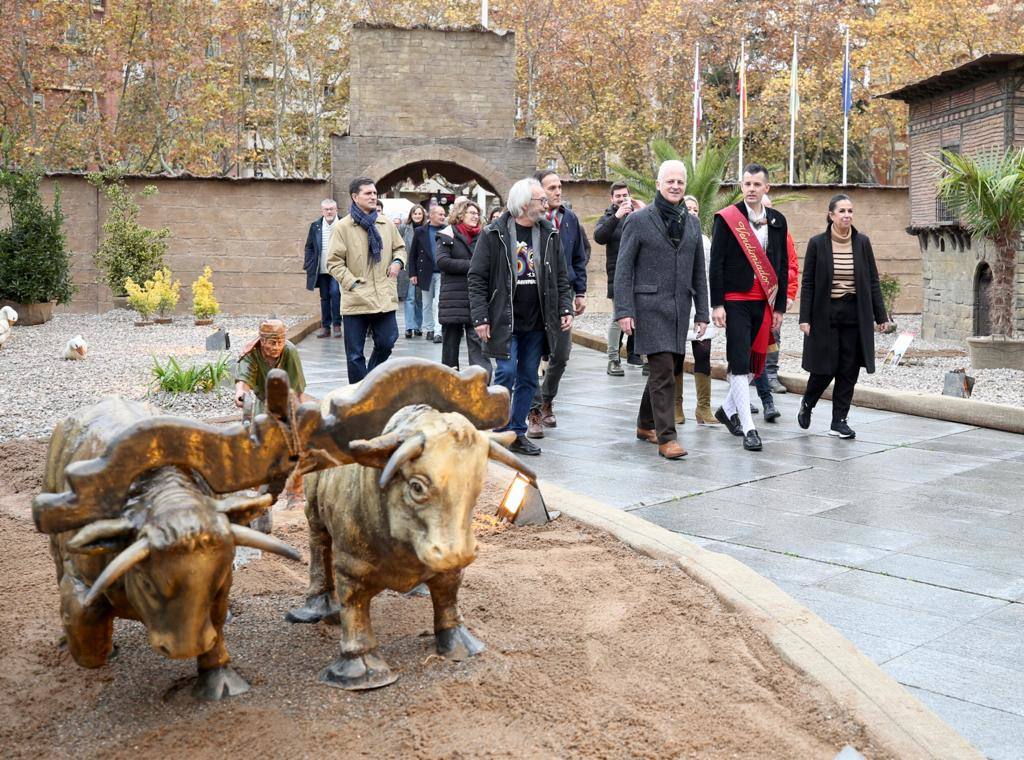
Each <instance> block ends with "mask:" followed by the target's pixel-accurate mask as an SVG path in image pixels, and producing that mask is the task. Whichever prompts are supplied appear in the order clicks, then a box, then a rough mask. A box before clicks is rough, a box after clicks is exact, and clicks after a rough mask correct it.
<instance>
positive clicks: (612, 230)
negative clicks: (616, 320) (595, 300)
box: [594, 203, 627, 298]
mask: <svg viewBox="0 0 1024 760" xmlns="http://www.w3.org/2000/svg"><path fill="white" fill-rule="evenodd" d="M618 210H619V207H618V206H616V205H615V204H614V203H613V204H612V205H611V206H609V207H608V208H607V209H605V212H604V214H603V215H602V216H601V218H600V219H598V220H597V224H595V225H594V242H595V243H600V244H601V245H603V246H604V255H605V264H604V269H605V272H606V273H607V274H608V297H609V298H615V262H616V261H618V258H619V242H620V241H621V240H622V223H623V222H624V221H625V220H626V218H627V217H622V218H621V219H620V218H619V217H617V216H615V212H617V211H618Z"/></svg>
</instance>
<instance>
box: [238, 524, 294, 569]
mask: <svg viewBox="0 0 1024 760" xmlns="http://www.w3.org/2000/svg"><path fill="white" fill-rule="evenodd" d="M231 535H232V536H234V537H235V546H251V547H252V548H253V549H262V550H263V551H265V552H270V553H271V554H280V555H281V556H282V557H287V558H288V559H293V560H295V561H296V562H299V561H300V560H301V559H302V557H301V556H300V555H299V553H298V552H297V551H295V550H294V549H293V548H292V547H290V546H288V544H286V543H285V542H284V541H282V540H281V539H279V538H274V537H273V536H268V535H267V534H266V533H260V532H259V531H258V530H253V529H252V528H246V527H245V526H244V525H232V526H231Z"/></svg>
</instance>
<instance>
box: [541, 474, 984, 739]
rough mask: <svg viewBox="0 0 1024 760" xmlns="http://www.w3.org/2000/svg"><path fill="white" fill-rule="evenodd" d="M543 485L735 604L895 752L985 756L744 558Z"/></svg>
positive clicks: (549, 494)
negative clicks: (757, 571)
mask: <svg viewBox="0 0 1024 760" xmlns="http://www.w3.org/2000/svg"><path fill="white" fill-rule="evenodd" d="M540 487H541V490H542V492H543V494H544V498H545V501H546V502H547V504H548V507H549V509H558V510H561V511H562V512H563V513H565V514H566V515H568V516H570V517H572V518H573V519H575V520H579V521H580V522H582V523H585V524H587V525H589V526H591V527H594V528H597V529H599V530H603V531H606V532H608V533H611V534H612V535H613V536H615V537H616V538H617V539H619V540H620V541H622V542H623V543H625V544H627V545H628V546H631V547H632V548H634V549H636V550H637V551H639V552H641V553H642V554H646V555H648V556H651V557H656V558H659V559H665V560H668V561H671V562H673V563H675V564H677V565H678V566H679V567H680V568H681V569H682V570H683V571H684V572H685V573H687V575H689V576H691V577H692V578H694V579H695V580H697V581H698V582H700V583H702V584H704V585H706V586H708V587H710V588H711V589H712V591H714V592H715V594H716V595H717V596H718V597H719V598H720V599H721V600H722V601H723V602H724V603H725V604H727V605H728V606H729V607H731V608H733V609H735V610H737V611H739V612H742V613H744V614H746V615H747V616H749V617H750V618H752V619H753V620H754V621H755V624H756V625H758V627H760V628H761V630H762V631H763V632H764V633H765V635H766V636H767V637H768V639H769V641H770V642H771V644H772V646H774V647H775V649H776V651H778V652H779V654H780V655H781V656H782V658H783V659H784V660H786V662H788V663H789V664H790V665H792V666H793V667H795V668H796V669H797V670H798V671H800V672H801V673H804V674H805V675H806V676H808V677H809V678H811V679H813V680H814V681H816V682H818V683H819V684H821V686H822V687H823V688H824V689H825V690H826V691H827V692H828V693H829V694H830V695H831V696H832V697H833V698H834V699H835V700H836V701H837V702H838V703H839V704H841V705H843V706H844V707H846V708H847V709H849V710H850V711H851V712H852V713H853V714H854V715H855V716H856V718H857V719H858V720H860V721H861V722H862V723H863V724H864V725H865V726H866V727H867V729H868V731H869V732H870V733H871V735H872V737H873V738H874V739H875V740H877V741H878V743H879V744H881V745H882V747H883V748H884V749H886V750H888V751H889V752H891V753H893V754H894V755H895V756H896V757H900V758H948V757H957V758H981V757H982V755H981V754H980V753H979V752H978V751H977V750H976V749H974V747H972V746H971V745H970V744H969V743H968V742H967V741H966V740H965V739H964V738H963V737H962V736H960V735H959V734H958V733H957V732H956V731H954V730H953V729H952V728H951V727H950V726H949V725H948V724H947V723H945V722H944V721H943V720H942V719H941V718H939V717H938V715H936V714H935V713H934V712H932V711H931V710H930V709H929V708H927V707H926V706H925V705H924V704H922V703H921V702H920V701H919V700H917V699H916V698H915V697H913V696H912V695H911V694H910V693H909V692H907V691H906V690H905V689H904V688H903V687H902V686H901V685H900V684H899V683H898V682H897V681H896V680H895V679H893V678H892V677H891V676H890V675H888V674H887V673H885V671H883V670H882V669H881V668H879V667H878V666H877V665H876V664H875V663H874V662H872V661H871V660H870V659H869V658H868V657H867V656H865V655H864V654H863V653H861V652H860V651H859V650H858V649H857V648H856V647H855V646H854V645H853V644H852V643H850V642H849V641H848V640H847V639H846V638H845V637H843V636H842V634H840V633H839V632H838V631H836V630H835V629H834V628H833V627H832V626H830V625H828V624H827V623H826V622H825V621H823V620H822V619H821V618H819V617H818V616H817V615H815V614H814V613H813V612H811V611H810V610H809V609H807V608H806V607H804V606H803V605H801V604H800V603H799V602H797V601H796V600H795V599H793V598H792V597H791V596H789V595H788V594H786V593H785V592H784V591H782V589H780V588H779V587H778V586H776V585H775V584H774V583H772V582H771V581H770V580H768V579H767V578H764V577H763V576H761V575H759V574H758V573H756V572H754V571H753V570H752V569H750V568H749V567H747V566H746V565H744V564H743V563H742V562H739V561H738V560H736V559H733V558H732V557H729V556H727V555H725V554H719V553H716V552H711V551H708V550H707V549H704V548H702V547H700V546H698V545H697V544H695V543H693V542H692V541H689V540H687V539H686V538H684V537H682V536H680V535H678V534H676V533H673V532H672V531H670V530H667V529H665V528H662V527H660V526H657V525H654V524H653V523H649V522H647V521H646V520H644V519H642V518H640V517H637V516H636V515H632V514H629V513H628V512H623V511H621V510H618V509H615V508H614V507H611V506H608V505H607V504H603V503H601V502H599V501H597V500H595V499H591V498H589V497H586V496H583V495H581V494H577V493H574V492H572V491H570V490H567V489H564V488H561V487H559V486H557V485H554V484H552V483H546V482H544V481H543V480H542V481H541V482H540Z"/></svg>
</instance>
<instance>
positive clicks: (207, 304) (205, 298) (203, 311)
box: [192, 267, 220, 325]
mask: <svg viewBox="0 0 1024 760" xmlns="http://www.w3.org/2000/svg"><path fill="white" fill-rule="evenodd" d="M219 313H220V304H219V303H217V299H216V298H214V297H213V270H212V269H210V267H203V273H202V275H200V276H199V278H198V279H197V280H196V281H195V282H193V283H192V315H193V316H194V317H195V322H196V324H197V325H212V324H213V319H212V317H213V316H214V315H215V314H219Z"/></svg>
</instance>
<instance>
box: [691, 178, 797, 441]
mask: <svg viewBox="0 0 1024 760" xmlns="http://www.w3.org/2000/svg"><path fill="white" fill-rule="evenodd" d="M741 189H742V191H743V200H741V201H740V202H739V203H737V204H736V205H735V206H726V207H725V208H724V209H722V210H721V211H719V212H718V213H717V214H716V215H715V226H714V229H713V231H712V234H711V263H710V271H709V273H708V284H709V286H710V288H711V307H712V309H713V311H712V313H711V319H712V321H714V323H715V326H716V327H719V328H723V327H724V328H725V340H726V344H725V353H726V358H727V359H728V362H729V395H728V396H726V399H725V401H724V402H723V404H722V406H720V407H719V408H718V409H717V410H716V411H715V417H716V418H717V419H718V421H719V422H721V423H722V424H723V425H725V426H726V428H728V430H729V432H730V433H732V434H733V435H736V436H742V437H743V448H745V449H746V450H747V451H760V450H761V437H760V436H759V435H758V433H757V430H756V429H755V428H754V420H753V417H751V414H750V380H751V377H753V376H756V375H760V374H761V373H762V372H763V371H764V362H765V359H766V357H767V351H768V346H769V344H770V343H771V337H770V336H771V331H772V330H776V331H777V330H778V329H779V328H780V327H781V326H782V315H783V314H785V312H786V280H787V277H788V272H789V260H788V255H787V252H786V234H787V232H788V227H787V225H786V217H784V216H783V215H782V214H780V213H779V212H778V211H776V210H775V209H771V208H767V207H766V206H765V205H764V203H763V202H762V199H763V198H764V194H765V193H767V192H768V189H769V184H768V170H767V169H766V168H765V167H763V166H761V165H760V164H750V165H749V166H747V167H746V168H745V169H744V170H743V180H742V183H741ZM730 220H734V221H730ZM751 233H752V234H751ZM739 236H742V237H744V238H745V239H746V240H747V242H748V244H749V250H748V249H746V248H745V247H744V246H743V245H741V244H740V241H739ZM755 238H756V239H755ZM754 263H757V264H758V266H759V267H761V271H760V273H757V272H755V269H754ZM762 263H765V265H764V266H761V264H762ZM766 283H771V284H773V285H774V286H775V290H774V292H771V293H770V295H771V296H772V297H773V299H774V300H773V302H769V299H768V296H767V295H766ZM768 290H769V291H770V290H771V289H770V288H769V289H768Z"/></svg>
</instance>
